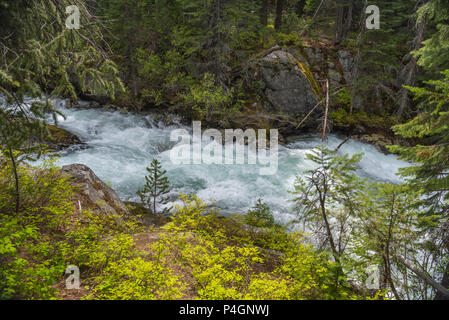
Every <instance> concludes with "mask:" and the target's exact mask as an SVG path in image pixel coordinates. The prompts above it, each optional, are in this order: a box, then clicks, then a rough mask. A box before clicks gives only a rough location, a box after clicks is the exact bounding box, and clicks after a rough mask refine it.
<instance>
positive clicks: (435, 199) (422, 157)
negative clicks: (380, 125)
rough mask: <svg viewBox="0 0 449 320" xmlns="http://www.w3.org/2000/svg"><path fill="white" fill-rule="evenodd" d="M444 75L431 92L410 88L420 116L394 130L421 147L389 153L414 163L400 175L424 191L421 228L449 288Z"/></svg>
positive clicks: (448, 105)
mask: <svg viewBox="0 0 449 320" xmlns="http://www.w3.org/2000/svg"><path fill="white" fill-rule="evenodd" d="M442 75H443V79H440V80H431V81H427V82H426V83H425V84H427V85H429V86H430V88H427V87H409V88H408V89H409V90H410V91H411V92H412V94H413V95H414V98H415V99H416V100H418V101H419V102H420V107H421V113H420V114H419V115H418V116H417V117H415V118H414V119H413V120H411V121H409V122H407V123H405V124H402V125H397V126H395V127H393V130H394V131H395V133H396V134H398V135H400V136H402V137H404V138H414V139H419V141H420V143H419V144H417V145H415V146H411V147H404V146H392V147H390V150H391V151H393V152H397V153H399V154H400V158H401V159H404V160H408V161H412V162H413V163H414V164H412V165H411V166H409V167H406V168H403V169H401V171H400V172H401V174H402V175H403V176H405V177H406V178H407V180H408V183H409V184H410V185H411V186H412V188H413V189H415V190H421V191H422V194H423V196H422V200H421V201H419V204H420V205H421V206H422V207H423V208H425V212H426V214H425V215H424V216H425V217H426V218H427V221H426V223H424V224H422V225H421V226H420V227H421V229H422V230H425V231H427V235H428V237H427V238H428V245H427V250H428V251H430V252H431V253H432V255H433V259H434V260H435V261H436V262H435V263H436V264H437V265H439V268H440V270H442V274H443V275H442V282H441V284H442V285H443V286H444V287H446V288H449V263H448V262H447V258H446V257H447V256H448V254H449V245H448V244H449V127H448V123H449V70H446V71H444V72H443V73H442ZM440 294H441V293H440Z"/></svg>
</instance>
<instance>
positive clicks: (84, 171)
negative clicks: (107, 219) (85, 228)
mask: <svg viewBox="0 0 449 320" xmlns="http://www.w3.org/2000/svg"><path fill="white" fill-rule="evenodd" d="M61 170H62V172H63V173H65V174H68V175H70V176H71V179H70V182H71V184H72V185H74V186H75V187H76V189H77V192H78V194H77V198H79V199H78V200H79V201H80V203H81V205H82V207H83V208H85V209H90V210H92V211H94V212H99V213H103V214H107V215H118V214H125V215H128V214H129V211H128V209H127V207H126V205H125V204H124V203H123V202H122V200H120V198H119V196H118V195H117V194H116V193H115V191H114V190H112V189H111V188H110V187H108V186H107V185H106V184H105V183H104V182H103V181H101V180H100V178H98V177H97V176H96V175H95V173H94V172H93V171H92V170H91V169H90V168H89V167H87V166H85V165H83V164H71V165H67V166H63V167H62V168H61Z"/></svg>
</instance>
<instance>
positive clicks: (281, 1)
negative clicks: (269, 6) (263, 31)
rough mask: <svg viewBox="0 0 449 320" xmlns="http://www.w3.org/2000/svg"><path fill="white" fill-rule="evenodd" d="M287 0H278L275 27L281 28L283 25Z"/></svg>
mask: <svg viewBox="0 0 449 320" xmlns="http://www.w3.org/2000/svg"><path fill="white" fill-rule="evenodd" d="M284 4H285V0H277V2H276V19H275V21H274V28H275V29H276V30H279V28H280V27H281V25H282V13H283V11H284Z"/></svg>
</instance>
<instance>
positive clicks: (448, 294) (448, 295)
mask: <svg viewBox="0 0 449 320" xmlns="http://www.w3.org/2000/svg"><path fill="white" fill-rule="evenodd" d="M394 258H396V259H397V260H398V261H399V262H401V263H402V264H403V265H404V266H406V267H407V268H408V269H410V270H411V271H413V272H414V273H415V274H416V275H417V276H418V277H419V278H421V279H422V280H423V281H424V282H425V283H427V284H428V285H430V286H432V287H433V288H434V289H435V290H436V291H437V295H438V297H439V298H440V299H444V300H446V299H449V289H447V288H445V287H444V286H443V285H442V284H440V283H438V282H437V281H435V280H434V279H432V278H431V277H430V276H428V275H427V274H426V273H425V272H424V271H422V270H421V269H419V268H418V267H416V266H414V265H413V264H412V263H411V262H410V261H408V260H406V259H404V258H403V257H402V256H400V255H398V254H396V255H395V256H394Z"/></svg>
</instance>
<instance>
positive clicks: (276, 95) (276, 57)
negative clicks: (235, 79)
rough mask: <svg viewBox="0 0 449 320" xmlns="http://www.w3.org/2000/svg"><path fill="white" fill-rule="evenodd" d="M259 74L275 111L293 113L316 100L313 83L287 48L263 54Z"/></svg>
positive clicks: (307, 107) (305, 108)
mask: <svg viewBox="0 0 449 320" xmlns="http://www.w3.org/2000/svg"><path fill="white" fill-rule="evenodd" d="M261 75H262V84H263V88H264V93H265V96H266V98H267V99H268V101H269V102H270V104H271V105H272V106H273V107H274V109H276V111H281V112H283V113H285V114H289V115H294V116H296V115H300V114H304V113H307V112H309V111H310V109H312V108H313V107H314V106H315V105H316V104H317V103H318V99H317V97H316V95H315V93H314V92H313V89H312V85H311V84H310V82H309V80H308V79H307V78H306V76H305V75H304V73H303V72H302V70H301V69H300V68H299V67H298V66H297V65H296V63H295V58H294V57H293V56H292V55H291V54H290V53H288V52H285V51H282V50H277V51H274V52H272V53H270V54H268V55H267V56H265V57H264V58H263V59H262V61H261Z"/></svg>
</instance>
